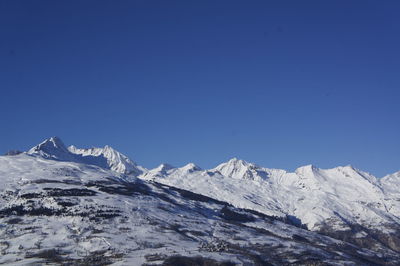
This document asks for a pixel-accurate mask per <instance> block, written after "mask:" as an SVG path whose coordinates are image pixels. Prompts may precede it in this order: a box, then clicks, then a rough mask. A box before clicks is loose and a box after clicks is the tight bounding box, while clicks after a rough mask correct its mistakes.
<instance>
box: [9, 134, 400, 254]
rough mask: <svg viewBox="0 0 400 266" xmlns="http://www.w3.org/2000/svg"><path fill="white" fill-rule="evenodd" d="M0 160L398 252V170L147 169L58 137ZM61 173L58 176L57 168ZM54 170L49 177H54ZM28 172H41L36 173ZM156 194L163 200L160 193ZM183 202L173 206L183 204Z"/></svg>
mask: <svg viewBox="0 0 400 266" xmlns="http://www.w3.org/2000/svg"><path fill="white" fill-rule="evenodd" d="M2 158H3V161H2V163H3V164H6V165H7V164H8V165H9V166H13V167H14V166H15V167H14V168H6V169H8V170H4V171H3V172H2V175H7V171H9V172H13V173H14V172H16V173H17V174H15V178H17V176H18V178H19V177H23V176H24V174H22V173H25V172H27V173H28V175H29V178H36V176H35V177H33V176H30V173H31V172H32V170H31V169H36V170H37V169H50V168H51V165H57V168H61V169H64V166H62V165H65V169H67V170H65V171H66V176H69V174H73V175H74V176H75V175H77V176H79V178H82V177H83V176H84V177H85V178H87V177H88V176H95V179H96V180H103V179H106V180H108V181H107V182H109V180H110V178H111V179H112V180H113V182H114V181H115V182H125V183H126V182H131V183H129V184H130V185H129V186H131V185H132V184H140V185H139V186H142V184H146V186H150V187H151V186H154V189H160V188H161V187H163V185H166V186H168V188H169V190H171V193H172V195H173V197H176V196H177V194H176V191H175V192H174V190H176V189H178V191H181V190H180V189H183V190H185V191H186V192H185V193H184V194H185V195H186V193H189V192H187V191H190V193H195V194H193V195H196V196H193V197H194V198H196V200H199V199H200V202H203V199H204V198H203V197H204V196H206V197H209V198H210V199H213V200H215V202H216V203H218V204H221V202H222V203H223V204H228V205H229V204H231V205H232V206H231V207H232V208H240V209H245V210H246V212H250V213H253V214H254V212H253V211H256V212H257V213H258V214H259V215H267V216H268V217H270V218H269V219H274V220H278V221H284V222H286V223H289V224H292V225H296V226H298V227H302V228H305V227H307V228H308V229H309V230H311V231H314V232H316V233H320V234H323V235H328V236H331V237H334V238H336V239H340V240H345V241H347V242H351V243H352V244H353V245H356V246H358V247H359V248H368V249H369V250H370V251H373V252H378V253H380V254H388V253H387V252H388V251H387V249H388V250H391V251H393V252H400V193H399V191H400V172H398V173H395V174H392V175H388V176H386V177H384V178H382V179H377V178H375V177H374V176H372V175H371V174H368V173H366V172H363V171H361V170H358V169H355V168H354V167H352V166H343V167H342V166H341V167H335V168H332V169H320V168H317V167H315V166H313V165H307V166H303V167H300V168H298V169H296V170H295V171H294V172H289V171H286V170H281V169H271V168H265V167H261V166H258V165H255V164H252V163H249V162H246V161H243V160H239V159H237V158H234V159H231V160H229V161H228V162H226V163H222V164H220V165H218V166H217V167H215V168H213V169H208V170H207V169H206V170H203V169H201V168H200V167H198V166H196V165H195V164H192V163H190V164H187V165H185V166H183V167H180V168H176V167H173V166H171V165H168V164H162V165H160V166H159V167H157V168H154V169H151V170H146V169H145V168H143V167H141V166H138V165H137V164H136V163H134V162H133V161H131V160H130V159H129V158H127V157H126V156H124V155H122V154H120V153H119V152H117V151H115V150H113V149H112V148H110V147H108V146H106V147H104V148H91V149H78V148H75V147H74V146H70V147H69V148H66V146H65V145H64V144H63V143H62V141H61V140H60V139H58V138H51V139H48V140H46V141H44V142H42V143H41V144H39V145H37V146H35V147H34V148H32V149H30V150H29V151H28V152H27V153H25V154H20V155H16V156H5V157H2ZM4 158H6V159H4ZM39 162H40V164H45V165H46V166H45V165H40V164H39ZM3 167H4V165H3ZM17 169H25V170H21V171H22V172H21V171H20V170H18V171H17ZM71 169H72V170H71ZM77 169H80V170H79V171H77ZM36 170H35V171H36ZM61 172H62V173H63V174H64V170H63V171H61ZM55 173H56V174H54V178H58V174H57V172H55ZM77 173H79V174H77ZM13 175H14V174H12V175H11V176H13ZM35 175H37V176H41V174H40V173H39V172H37V171H36V172H35ZM50 177H51V175H49V178H50ZM18 178H17V179H18ZM3 180H8V179H7V178H3ZM117 180H119V181H117ZM140 180H142V181H140ZM5 182H9V183H12V182H13V181H12V180H8V181H5ZM19 182H20V181H19ZM68 182H70V181H68ZM85 182H89V181H87V180H86V181H85ZM96 182H97V181H96ZM56 183H59V182H56ZM61 183H62V182H61ZM81 183H82V182H81ZM125 183H124V184H125ZM5 184H8V183H5ZM161 184H162V185H161ZM36 188H37V187H36ZM15 189H16V190H17V188H16V187H15ZM102 189H103V190H104V189H105V188H104V187H102ZM4 190H5V191H6V187H4ZM106 190H107V191H108V192H109V190H108V189H106ZM162 190H163V189H162ZM123 191H125V189H123ZM163 191H164V190H163ZM141 192H143V191H141ZM164 192H165V191H164ZM143 193H145V194H146V193H147V192H143ZM165 193H167V192H165ZM168 193H169V192H168ZM117 194H121V193H120V192H119V193H117ZM122 194H123V195H125V194H124V193H122ZM146 195H148V194H146ZM152 195H153V196H154V195H155V194H152ZM191 195H192V194H191ZM157 196H160V197H161V198H162V200H166V198H165V195H164V194H162V193H161V194H157ZM107 197H109V196H107ZM168 197H169V196H168ZM151 200H154V199H153V198H152V199H151ZM167 201H168V202H170V201H169V200H167ZM174 201H176V202H180V203H181V202H182V201H184V200H183V199H180V198H178V199H177V198H174ZM113 204H114V203H113ZM141 204H144V203H141ZM185 204H187V203H182V205H180V204H179V206H180V207H182V208H183V206H186V205H185ZM196 204H200V203H196ZM201 204H203V203H201ZM189 205H190V204H189ZM150 207H151V208H156V207H154V206H150ZM175 207H176V206H175ZM175 207H174V208H175ZM231 207H230V208H231ZM157 208H158V207H157ZM185 208H186V207H185ZM185 210H187V209H185ZM195 212H196V211H195ZM207 212H208V211H207ZM185 215H186V214H185ZM187 215H189V216H190V215H193V213H192V214H187ZM272 217H274V218H272ZM246 226H248V224H246ZM264 229H265V228H264ZM241 230H242V229H241ZM296 230H298V229H296ZM317 235H318V234H317ZM385 256H386V255H385Z"/></svg>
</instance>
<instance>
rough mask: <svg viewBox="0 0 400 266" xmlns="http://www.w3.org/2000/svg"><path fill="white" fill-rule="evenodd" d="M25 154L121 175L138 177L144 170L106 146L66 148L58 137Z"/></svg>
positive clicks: (47, 140)
mask: <svg viewBox="0 0 400 266" xmlns="http://www.w3.org/2000/svg"><path fill="white" fill-rule="evenodd" d="M27 154H30V155H37V156H41V157H44V158H47V159H53V160H59V161H71V162H78V163H85V164H90V165H96V166H99V167H102V168H106V169H111V170H113V171H115V172H118V173H122V174H131V175H135V176H137V175H140V174H142V173H143V172H144V171H146V169H145V168H144V167H141V166H138V165H137V164H136V163H135V162H133V161H131V160H130V159H129V158H128V157H127V156H125V155H124V154H122V153H120V152H118V151H116V150H114V149H113V148H112V147H110V146H108V145H106V146H104V148H89V149H80V148H76V147H75V146H73V145H71V146H69V147H68V148H67V147H66V146H65V145H64V143H63V141H62V140H61V139H60V138H58V137H51V138H49V139H46V140H45V141H43V142H42V143H40V144H39V145H36V146H35V147H33V148H31V149H30V150H29V151H28V152H27Z"/></svg>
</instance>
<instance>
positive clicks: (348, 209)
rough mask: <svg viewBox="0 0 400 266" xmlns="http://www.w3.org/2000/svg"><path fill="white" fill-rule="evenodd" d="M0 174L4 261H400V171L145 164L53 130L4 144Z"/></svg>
mask: <svg viewBox="0 0 400 266" xmlns="http://www.w3.org/2000/svg"><path fill="white" fill-rule="evenodd" d="M0 180H1V181H0V206H1V207H0V239H2V240H1V241H0V252H1V254H2V256H1V258H0V263H14V262H15V261H20V262H22V263H23V264H24V263H25V264H26V263H31V262H32V263H38V262H43V261H47V262H56V263H60V262H63V263H72V264H74V263H75V264H79V263H84V262H88V261H89V263H90V261H91V260H93V259H94V258H95V257H96V256H97V255H98V254H103V258H105V260H106V261H102V262H101V263H100V262H99V263H97V264H102V263H103V264H104V262H107V263H111V262H116V261H120V262H121V261H122V264H126V263H128V264H129V263H134V264H135V265H136V264H141V263H161V262H164V263H165V264H167V262H168V261H170V263H171V264H169V265H173V264H176V263H179V262H182V261H185V260H189V261H186V262H187V263H189V262H190V260H194V257H196V256H201V257H203V258H202V259H201V260H202V263H205V262H207V259H209V261H208V262H209V263H210V264H211V263H216V261H219V262H221V261H230V262H233V263H234V264H240V265H243V264H245V265H253V264H255V265H266V264H268V263H270V264H272V265H274V264H275V265H281V264H290V263H295V264H296V263H297V264H308V263H315V262H321V263H322V264H346V263H347V264H349V265H352V264H353V265H371V264H389V265H398V264H399V263H400V193H399V189H400V172H398V173H394V174H392V175H388V176H386V177H384V178H382V179H378V178H375V177H374V176H372V175H371V174H368V173H366V172H363V171H361V170H358V169H355V168H354V167H352V166H344V167H336V168H332V169H320V168H317V167H315V166H312V165H307V166H303V167H300V168H298V169H296V170H295V171H294V172H289V171H285V170H281V169H271V168H264V167H261V166H257V165H255V164H252V163H249V162H246V161H243V160H239V159H237V158H233V159H231V160H229V161H228V162H226V163H222V164H220V165H218V166H217V167H215V168H213V169H208V170H207V169H201V168H200V167H198V166H196V165H195V164H192V163H190V164H187V165H185V166H183V167H173V166H171V165H168V164H162V165H160V166H159V167H157V168H154V169H151V170H147V169H145V168H144V167H141V166H138V165H137V164H136V163H135V162H133V161H131V160H130V159H129V158H127V157H126V156H125V155H123V154H121V153H119V152H117V151H115V150H113V149H112V148H111V147H109V146H106V147H104V148H91V149H79V148H76V147H74V146H70V147H68V148H67V147H66V146H65V145H64V144H63V142H62V141H61V140H60V139H59V138H56V137H53V138H50V139H48V140H46V141H44V142H42V143H40V144H39V145H37V146H35V147H33V148H32V149H30V150H29V151H28V152H26V153H22V154H16V155H12V156H11V155H10V156H0ZM27 228H28V229H27ZM29 228H30V229H29ZM47 235H51V236H52V237H51V238H49V237H46V236H47ZM32 239H33V240H32ZM177 254H179V255H181V256H180V257H179V256H178V257H176V256H174V255H177ZM182 256H184V257H182ZM189 257H190V258H189ZM23 258H25V259H23ZM206 258H207V259H206ZM21 259H23V260H21ZM174 259H177V260H178V261H175V263H172V262H171V260H172V261H173V260H174ZM179 260H181V261H179ZM191 262H193V261H191ZM93 263H94V264H96V262H93V261H92V264H93ZM199 263H200V262H199ZM167 265H168V264H167Z"/></svg>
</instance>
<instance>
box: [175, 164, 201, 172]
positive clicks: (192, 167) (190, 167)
mask: <svg viewBox="0 0 400 266" xmlns="http://www.w3.org/2000/svg"><path fill="white" fill-rule="evenodd" d="M180 169H181V170H183V171H187V172H194V171H200V170H201V168H200V167H199V166H197V165H195V164H194V163H188V164H187V165H185V166H183V167H181V168H180Z"/></svg>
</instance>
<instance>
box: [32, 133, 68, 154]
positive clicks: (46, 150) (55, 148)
mask: <svg viewBox="0 0 400 266" xmlns="http://www.w3.org/2000/svg"><path fill="white" fill-rule="evenodd" d="M27 153H28V154H31V155H34V154H38V155H41V156H42V157H45V158H52V159H57V160H69V159H71V155H70V153H69V151H68V149H67V148H66V147H65V145H64V143H63V142H62V140H61V139H60V138H59V137H51V138H49V139H46V140H44V141H43V142H41V143H40V144H38V145H36V146H35V147H33V148H31V149H30V150H29V151H28V152H27Z"/></svg>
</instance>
